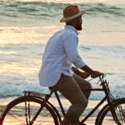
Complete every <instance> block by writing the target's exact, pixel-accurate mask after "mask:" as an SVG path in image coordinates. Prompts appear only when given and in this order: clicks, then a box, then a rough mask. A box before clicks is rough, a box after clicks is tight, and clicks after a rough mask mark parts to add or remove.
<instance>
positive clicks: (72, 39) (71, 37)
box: [63, 34, 86, 69]
mask: <svg viewBox="0 0 125 125" xmlns="http://www.w3.org/2000/svg"><path fill="white" fill-rule="evenodd" d="M63 42H64V48H65V51H66V54H67V56H68V57H69V59H70V61H71V62H72V63H73V64H74V65H75V66H76V68H77V69H78V68H82V67H83V66H85V65H86V64H85V62H84V61H83V60H82V58H81V57H80V55H79V53H78V50H77V46H78V37H77V35H76V34H68V35H67V36H66V37H65V39H64V40H63Z"/></svg>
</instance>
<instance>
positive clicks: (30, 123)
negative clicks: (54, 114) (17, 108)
mask: <svg viewBox="0 0 125 125" xmlns="http://www.w3.org/2000/svg"><path fill="white" fill-rule="evenodd" d="M52 93H53V91H51V93H50V94H49V95H48V94H47V95H46V96H45V99H44V100H43V103H42V104H41V107H40V109H39V110H38V111H37V113H36V114H35V116H34V117H33V119H32V120H31V121H30V114H29V113H30V109H28V114H29V122H28V119H27V110H26V114H25V115H26V123H27V125H33V123H34V121H35V120H36V118H37V117H38V115H39V114H40V112H41V110H42V109H43V107H44V105H45V104H46V102H47V101H48V99H49V98H50V96H51V95H52ZM29 98H30V97H29ZM28 108H29V104H28ZM25 109H26V107H25Z"/></svg>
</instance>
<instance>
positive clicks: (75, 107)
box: [52, 74, 88, 125]
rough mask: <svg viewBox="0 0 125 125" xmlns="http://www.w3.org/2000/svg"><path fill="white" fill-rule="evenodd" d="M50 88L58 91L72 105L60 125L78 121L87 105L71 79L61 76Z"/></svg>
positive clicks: (77, 86) (78, 88)
mask: <svg viewBox="0 0 125 125" xmlns="http://www.w3.org/2000/svg"><path fill="white" fill-rule="evenodd" d="M52 88H53V89H56V90H58V91H59V92H60V93H61V94H62V95H63V96H64V97H65V98H67V99H68V100H69V101H70V102H71V103H72V105H71V106H70V108H69V110H68V111H67V113H66V116H65V118H64V120H63V121H62V123H61V125H69V124H71V123H72V122H73V121H74V122H76V121H77V120H78V119H79V116H80V115H81V114H82V112H83V111H84V110H85V108H86V106H87V103H88V101H87V99H86V97H85V96H84V94H83V93H82V91H81V89H80V87H79V85H78V84H77V83H76V81H75V80H74V78H73V77H69V76H66V75H63V74H62V76H61V78H60V80H59V81H58V83H57V84H56V85H55V86H53V87H52ZM75 125H77V124H75Z"/></svg>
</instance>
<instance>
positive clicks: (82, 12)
mask: <svg viewBox="0 0 125 125" xmlns="http://www.w3.org/2000/svg"><path fill="white" fill-rule="evenodd" d="M83 14H85V11H81V15H83ZM81 15H80V16H81ZM78 17H79V16H78ZM76 18H77V17H76ZM73 19H75V18H73ZM73 19H71V20H73ZM71 20H64V18H62V19H61V20H60V23H63V22H69V21H71Z"/></svg>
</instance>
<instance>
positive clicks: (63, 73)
mask: <svg viewBox="0 0 125 125" xmlns="http://www.w3.org/2000/svg"><path fill="white" fill-rule="evenodd" d="M83 14H85V11H79V8H78V7H77V6H75V5H71V6H68V7H66V8H65V9H64V10H63V16H64V17H63V18H62V19H61V20H60V22H65V23H66V25H65V28H64V29H62V30H60V31H58V32H56V33H55V34H54V35H53V36H52V37H51V38H50V39H49V41H48V42H47V45H46V47H45V51H44V54H43V57H42V66H41V69H40V72H39V81H40V84H41V85H42V86H45V87H51V88H52V89H55V90H58V91H59V92H60V93H61V94H62V95H63V96H64V97H65V98H67V99H68V100H69V101H70V102H71V106H70V107H69V110H68V111H67V113H66V116H65V118H64V120H63V121H62V122H61V125H69V124H71V125H78V124H79V123H80V122H79V117H80V115H81V114H82V113H83V111H84V110H85V108H86V107H87V104H88V98H89V96H90V91H86V92H84V93H83V92H82V91H81V89H91V84H90V83H89V82H87V81H86V80H84V79H85V78H87V77H89V76H91V77H93V78H96V77H98V76H101V75H103V73H100V72H98V71H95V70H92V69H91V68H90V67H89V66H87V65H86V64H85V62H84V61H83V60H82V58H81V57H80V55H79V53H78V49H77V46H78V31H81V30H82V15H83ZM79 69H81V70H83V71H84V72H82V71H81V70H79Z"/></svg>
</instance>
